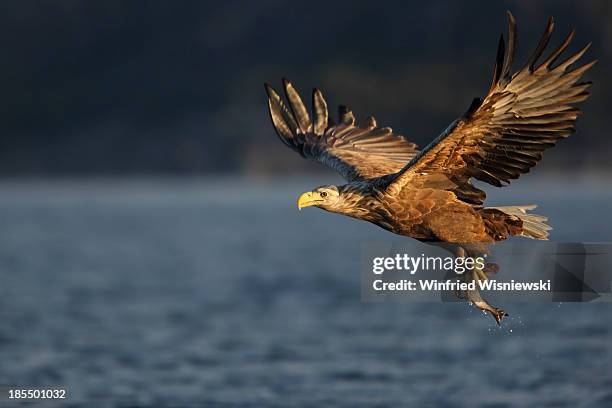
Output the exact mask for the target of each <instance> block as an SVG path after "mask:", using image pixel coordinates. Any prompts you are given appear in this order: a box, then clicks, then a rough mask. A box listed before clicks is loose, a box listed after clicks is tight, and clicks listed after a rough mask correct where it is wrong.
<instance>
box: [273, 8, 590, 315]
mask: <svg viewBox="0 0 612 408" xmlns="http://www.w3.org/2000/svg"><path fill="white" fill-rule="evenodd" d="M507 17H508V42H507V44H506V42H505V40H504V36H503V34H502V35H501V37H500V40H499V45H498V48H497V57H496V60H495V64H494V67H493V79H492V81H491V85H490V88H489V90H488V92H487V94H486V95H485V96H484V97H483V98H475V99H474V100H473V101H472V103H471V105H470V106H469V108H468V109H467V111H466V112H465V113H464V114H463V115H462V116H461V117H459V118H458V119H456V120H455V121H453V122H452V123H451V124H450V125H449V126H448V127H447V128H446V129H445V130H444V131H443V132H442V133H441V134H440V135H439V136H438V137H436V138H435V139H434V140H433V141H432V142H431V143H429V144H428V145H427V146H425V147H424V148H423V149H421V150H419V149H418V148H417V145H416V144H414V143H412V142H410V141H408V140H407V139H406V138H405V137H403V136H401V135H399V134H397V133H395V132H394V131H393V130H392V129H391V128H389V127H382V126H380V125H379V124H378V123H377V121H376V119H374V117H369V118H367V119H366V120H365V121H364V122H362V123H360V124H357V122H356V120H355V116H354V115H353V112H352V111H351V110H350V109H349V108H348V107H346V106H340V107H339V108H338V111H339V118H338V122H337V123H334V122H333V120H332V118H331V117H330V115H329V113H328V108H327V102H326V100H325V98H324V97H323V94H322V92H321V91H320V90H319V89H316V88H315V89H314V90H313V93H312V116H311V115H310V114H309V112H308V110H307V108H306V106H305V105H304V103H303V101H302V98H301V97H300V95H299V93H298V92H297V91H296V89H295V87H294V86H293V85H292V83H291V82H290V81H288V80H286V79H283V90H284V94H285V97H286V102H284V101H283V99H282V98H281V97H280V96H279V94H278V93H277V92H276V91H275V90H274V89H273V88H272V87H271V86H270V85H269V84H265V89H266V92H267V96H268V108H269V113H270V118H271V120H272V124H273V126H274V129H275V130H276V133H277V134H278V136H279V138H280V140H281V141H282V142H283V143H285V144H286V145H287V146H288V147H290V148H291V149H293V150H295V151H296V152H297V153H299V154H300V155H301V156H302V157H304V158H306V159H310V160H314V161H317V162H319V163H322V164H324V165H326V166H328V167H330V168H331V169H334V170H336V171H337V172H338V173H340V174H341V175H342V176H343V177H344V178H345V179H346V184H343V185H324V186H321V187H317V188H315V189H313V190H311V191H307V192H305V193H303V194H302V195H300V197H299V199H298V203H297V204H298V208H299V209H302V208H304V207H310V206H314V207H319V208H321V209H323V210H326V211H330V212H334V213H339V214H343V215H346V216H349V217H353V218H356V219H359V220H364V221H368V222H371V223H373V224H376V225H378V226H379V227H382V228H384V229H385V230H388V231H390V232H392V233H395V234H399V235H403V236H407V237H411V238H415V239H417V240H420V241H423V242H428V243H442V244H448V245H451V246H452V248H454V249H453V251H454V252H455V254H456V255H457V256H465V255H466V254H473V253H475V252H477V251H482V250H483V249H482V248H483V247H484V246H486V245H488V244H492V243H495V242H498V241H503V240H505V239H507V238H508V237H511V236H522V237H527V238H533V239H537V240H546V239H547V238H548V231H549V230H550V229H551V228H550V227H549V226H548V225H547V224H546V223H545V221H546V220H547V219H546V217H543V216H541V215H537V214H533V213H531V212H530V211H531V210H532V209H534V208H535V207H536V206H535V205H524V206H496V207H487V206H485V199H486V194H485V192H484V191H483V190H481V189H480V188H478V187H476V186H475V185H474V184H472V181H473V180H474V179H476V180H480V181H482V182H485V183H488V184H491V185H493V186H496V187H503V186H506V185H508V184H509V183H510V181H511V180H514V179H517V178H519V177H520V176H521V175H522V174H525V173H528V172H529V170H530V169H531V168H532V167H534V166H535V165H536V164H537V163H538V162H539V161H540V159H542V154H543V152H544V151H545V150H547V149H549V148H551V147H553V146H554V145H555V143H556V142H557V141H558V140H560V139H564V138H566V137H568V136H569V135H570V134H572V133H573V132H574V124H575V122H576V118H577V117H578V115H579V114H580V113H581V112H580V110H579V109H577V108H576V107H575V104H577V103H579V102H582V101H584V100H586V99H587V98H588V96H589V92H588V90H589V87H590V86H591V84H592V83H591V82H582V81H581V77H582V76H583V74H584V73H585V72H586V71H587V70H589V69H590V68H591V67H592V66H593V65H595V63H596V62H597V60H594V61H591V62H588V63H585V64H583V65H579V64H575V63H576V62H577V61H578V60H580V58H581V57H582V56H583V54H584V53H585V52H586V51H587V49H588V48H589V46H590V43H589V44H587V45H586V46H585V47H583V48H582V49H581V50H580V51H578V52H575V53H573V54H572V55H570V56H569V57H567V58H563V57H562V56H561V55H562V54H563V52H564V51H565V50H566V49H567V47H568V46H569V44H570V42H571V41H572V38H573V37H574V30H571V31H570V33H569V34H568V35H567V37H566V38H565V39H564V40H563V41H562V42H561V44H560V45H559V46H558V47H557V48H556V49H554V50H553V51H552V52H550V53H549V54H547V55H546V57H542V56H543V54H544V53H545V50H546V48H547V45H548V42H549V40H550V38H551V35H552V32H553V28H554V21H553V18H552V17H550V18H549V20H548V23H547V25H546V29H545V31H544V34H543V35H542V37H541V39H540V41H539V43H538V44H537V46H536V48H535V50H534V51H533V53H532V54H531V56H530V57H529V58H528V59H527V62H526V63H525V64H524V65H523V66H522V67H521V68H520V69H518V70H516V71H513V70H512V68H511V65H512V62H513V56H514V50H515V46H516V22H515V18H514V16H513V15H512V13H510V12H507ZM575 65H579V66H577V67H575ZM487 277H488V274H487V273H486V271H484V272H483V270H476V271H475V272H474V274H473V277H472V278H473V279H487ZM467 298H468V299H469V300H471V301H472V302H473V303H474V304H475V305H476V306H477V307H478V308H480V309H482V310H483V311H487V312H489V313H491V314H492V315H493V317H494V318H495V320H496V321H497V323H498V324H499V322H500V321H501V319H502V318H503V317H504V316H507V314H506V313H505V312H504V311H503V310H502V309H499V308H495V307H492V306H490V305H489V304H488V303H486V301H484V300H483V299H482V298H481V297H480V296H479V294H478V293H467Z"/></svg>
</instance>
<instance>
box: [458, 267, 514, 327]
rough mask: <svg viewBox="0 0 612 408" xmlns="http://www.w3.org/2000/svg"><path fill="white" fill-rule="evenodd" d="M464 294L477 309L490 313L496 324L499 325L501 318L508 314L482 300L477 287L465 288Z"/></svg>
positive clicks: (475, 279)
mask: <svg viewBox="0 0 612 408" xmlns="http://www.w3.org/2000/svg"><path fill="white" fill-rule="evenodd" d="M472 279H473V280H474V281H477V280H478V278H475V277H474V278H472ZM466 296H467V299H468V300H469V301H470V302H472V304H473V305H474V306H476V307H477V308H478V309H480V310H482V311H484V312H489V313H491V315H492V316H493V318H494V319H495V321H496V322H497V324H498V325H501V321H502V319H503V318H504V317H506V316H508V313H506V312H505V311H504V310H503V309H500V308H498V307H495V306H491V305H490V304H489V303H487V301H486V300H484V299H483V298H482V296H480V291H479V290H478V289H469V290H466Z"/></svg>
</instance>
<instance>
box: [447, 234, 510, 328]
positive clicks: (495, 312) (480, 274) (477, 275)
mask: <svg viewBox="0 0 612 408" xmlns="http://www.w3.org/2000/svg"><path fill="white" fill-rule="evenodd" d="M466 253H470V252H468V251H466V249H465V248H463V247H462V246H459V245H458V246H457V248H456V252H455V255H456V256H457V257H465V256H466ZM496 272H497V269H496V265H494V264H487V265H486V266H485V267H484V268H478V267H475V268H474V269H472V271H471V274H470V273H466V275H465V279H466V280H467V281H469V280H471V281H473V282H476V284H478V282H479V281H486V280H487V279H489V277H488V276H487V275H488V274H491V273H496ZM470 275H471V276H470ZM458 297H459V298H463V297H462V296H458ZM465 297H466V298H467V300H468V301H470V302H472V304H473V305H474V306H476V307H477V308H478V309H480V310H482V311H484V312H488V313H491V315H492V316H493V318H494V319H495V321H496V322H497V324H498V325H501V321H502V319H503V318H504V317H505V316H508V313H506V312H505V311H504V310H503V309H500V308H498V307H494V306H491V305H490V304H489V303H487V301H486V300H484V299H483V298H482V296H480V291H479V290H478V287H476V289H471V290H466V291H465Z"/></svg>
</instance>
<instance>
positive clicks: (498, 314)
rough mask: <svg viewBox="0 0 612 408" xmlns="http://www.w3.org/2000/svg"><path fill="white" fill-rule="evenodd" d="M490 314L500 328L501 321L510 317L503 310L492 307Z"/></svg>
mask: <svg viewBox="0 0 612 408" xmlns="http://www.w3.org/2000/svg"><path fill="white" fill-rule="evenodd" d="M489 313H491V314H492V315H493V317H494V318H495V321H496V322H497V325H498V326H501V321H502V319H503V318H504V317H506V316H509V315H508V313H506V312H505V311H504V310H503V309H499V308H497V307H492V308H491V310H489Z"/></svg>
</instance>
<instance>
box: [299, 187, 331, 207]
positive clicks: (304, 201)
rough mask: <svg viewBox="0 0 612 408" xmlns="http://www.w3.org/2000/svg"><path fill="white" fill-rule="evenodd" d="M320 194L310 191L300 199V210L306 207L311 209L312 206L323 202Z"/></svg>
mask: <svg viewBox="0 0 612 408" xmlns="http://www.w3.org/2000/svg"><path fill="white" fill-rule="evenodd" d="M323 201H324V200H322V199H321V197H320V196H319V194H318V193H313V192H312V191H308V192H306V193H304V194H302V195H301V196H300V198H298V202H297V204H298V209H299V210H301V209H302V208H304V207H310V206H311V205H316V204H318V203H321V202H323Z"/></svg>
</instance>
